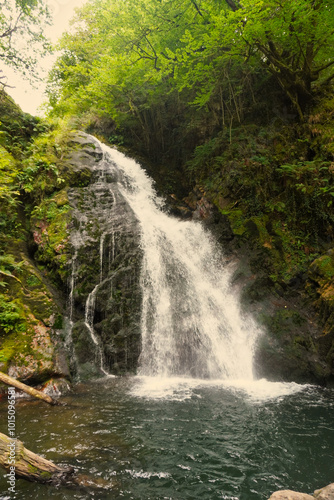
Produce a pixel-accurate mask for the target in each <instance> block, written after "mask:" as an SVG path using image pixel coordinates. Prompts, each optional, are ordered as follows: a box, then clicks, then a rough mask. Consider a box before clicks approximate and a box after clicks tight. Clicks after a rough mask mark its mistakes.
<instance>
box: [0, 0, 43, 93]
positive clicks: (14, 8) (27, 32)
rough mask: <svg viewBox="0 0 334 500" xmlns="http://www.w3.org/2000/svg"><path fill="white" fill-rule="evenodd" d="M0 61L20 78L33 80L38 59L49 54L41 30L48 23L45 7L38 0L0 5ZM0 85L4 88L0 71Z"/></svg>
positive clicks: (5, 81)
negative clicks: (24, 77) (20, 76)
mask: <svg viewBox="0 0 334 500" xmlns="http://www.w3.org/2000/svg"><path fill="white" fill-rule="evenodd" d="M0 7H1V12H0V59H1V61H2V62H3V63H5V64H6V65H8V66H14V67H15V68H16V69H19V70H20V71H21V73H22V74H23V76H29V77H30V78H31V79H32V78H36V73H34V69H35V68H36V66H37V62H38V58H40V57H41V56H42V55H44V54H45V53H47V52H49V51H50V43H49V42H48V41H47V39H46V38H45V36H44V35H43V28H44V27H45V25H46V24H50V15H49V12H48V7H47V6H46V5H45V2H44V1H42V0H5V1H2V2H0ZM0 84H2V85H3V86H6V85H7V79H6V76H5V75H4V74H3V70H1V73H0Z"/></svg>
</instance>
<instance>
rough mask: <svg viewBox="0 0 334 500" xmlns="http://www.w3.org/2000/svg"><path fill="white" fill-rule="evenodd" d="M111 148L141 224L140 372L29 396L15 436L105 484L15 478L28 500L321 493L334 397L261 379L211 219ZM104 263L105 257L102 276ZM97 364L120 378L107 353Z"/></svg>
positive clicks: (107, 155)
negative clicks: (169, 196)
mask: <svg viewBox="0 0 334 500" xmlns="http://www.w3.org/2000/svg"><path fill="white" fill-rule="evenodd" d="M103 148H104V158H103V160H102V162H101V163H100V164H99V165H97V167H96V168H97V169H101V170H103V171H105V172H108V173H109V174H110V175H109V178H110V176H117V179H118V182H119V186H120V192H121V194H122V196H123V197H124V198H125V199H126V200H127V202H128V203H129V205H130V207H131V209H132V210H133V212H134V213H135V215H136V217H137V219H138V221H139V223H140V225H141V233H142V235H141V246H142V250H143V266H142V277H141V284H142V297H143V307H142V319H141V332H142V352H141V356H140V359H139V370H138V375H137V376H136V377H124V378H117V377H113V376H107V377H102V378H100V379H97V380H95V381H92V382H90V383H85V384H78V385H76V386H75V388H74V391H73V393H72V394H71V395H67V396H63V398H62V400H63V401H64V402H65V403H66V405H65V406H62V407H52V408H51V407H48V406H46V405H43V403H41V402H39V401H36V402H35V401H34V402H32V401H29V402H27V401H18V404H17V421H16V433H17V437H18V438H19V439H21V440H22V441H23V442H24V444H25V446H26V447H27V448H29V449H31V450H33V451H34V452H36V453H39V454H42V455H43V456H45V457H47V458H48V459H50V460H53V461H54V462H56V463H62V464H67V465H72V466H74V467H75V469H76V470H77V472H78V473H81V474H85V475H87V476H89V477H91V478H95V480H97V481H99V480H100V481H101V483H100V488H93V487H92V488H89V487H88V488H87V487H86V488H82V489H66V488H63V487H61V488H54V487H51V486H43V485H38V484H34V483H27V482H25V481H21V480H18V481H17V484H16V491H17V498H20V499H22V500H25V499H44V498H45V499H49V498H52V499H59V500H60V499H65V500H67V499H88V498H97V499H101V500H103V499H111V498H112V499H126V500H130V499H134V500H160V499H161V500H163V499H171V500H185V499H207V500H216V499H228V500H235V499H239V500H255V499H256V500H258V499H263V500H264V499H266V498H268V497H269V496H270V494H271V493H272V492H273V491H275V490H277V489H295V490H299V491H303V492H312V491H313V490H315V489H316V488H319V487H322V486H324V485H326V484H328V483H330V482H332V481H333V476H334V467H333V463H334V460H333V458H334V457H333V455H334V452H333V450H334V429H333V424H332V413H333V408H334V393H333V391H332V390H330V389H322V388H317V387H314V386H309V385H304V386H302V385H298V384H294V383H272V382H268V381H266V380H255V379H254V377H253V370H252V357H253V351H254V348H255V345H256V341H257V339H258V338H259V336H260V335H262V334H263V332H261V330H260V329H259V327H258V325H257V324H256V322H255V321H254V320H253V319H252V318H251V317H249V316H248V315H246V314H244V313H243V312H242V311H241V310H240V307H239V302H238V296H237V295H236V294H235V293H234V292H233V290H232V289H231V287H230V279H231V271H230V270H229V266H228V265H227V263H226V262H225V259H224V255H223V254H221V252H220V250H219V249H218V248H217V246H216V244H215V242H214V241H213V239H212V237H211V236H210V235H209V234H208V233H207V232H206V231H204V229H203V228H202V226H201V224H200V223H198V222H192V221H180V220H177V219H176V218H173V217H170V216H169V215H168V213H166V212H165V210H164V206H163V202H162V200H161V199H159V198H158V197H157V196H156V194H155V192H154V190H153V188H152V182H151V180H150V179H149V178H148V177H147V176H146V174H145V172H144V171H143V170H142V169H141V168H140V166H139V165H138V164H137V163H136V162H134V161H133V160H131V159H128V158H126V157H125V156H124V155H122V154H121V153H119V152H117V151H116V150H111V149H109V148H105V147H103ZM107 177H108V176H105V175H104V174H103V172H102V173H101V175H99V176H98V182H99V183H101V182H102V181H101V179H104V178H107ZM116 203H117V200H114V204H116ZM110 217H111V218H112V213H111V214H110ZM104 238H105V233H104V232H103V233H102V234H101V240H100V241H99V242H97V245H99V246H100V249H101V251H100V255H101V256H102V255H103V252H102V250H103V244H104ZM105 265H106V263H104V262H103V259H101V263H100V266H101V269H100V282H101V283H102V282H103V279H104V278H103V276H104V274H103V272H104V266H105ZM98 291H99V284H94V285H92V291H91V294H90V298H89V297H88V298H87V303H86V311H85V324H86V325H88V326H89V328H87V332H88V334H90V335H91V336H92V339H93V341H94V345H95V346H96V349H97V350H100V349H101V348H102V346H101V345H100V342H99V340H98V338H97V336H96V332H95V331H94V324H93V318H94V314H93V307H94V300H93V299H94V298H95V295H96V294H98ZM94 339H95V340H94ZM97 362H98V364H99V365H101V366H100V367H101V369H102V373H104V374H105V373H108V372H110V373H111V375H112V367H111V369H110V367H109V366H105V365H103V363H104V358H103V355H100V356H97ZM0 412H1V413H3V415H1V420H0V421H1V422H3V425H5V421H6V415H5V412H6V409H5V408H0ZM3 432H5V429H3ZM0 488H1V490H2V491H3V493H2V494H0V499H1V500H5V499H8V498H11V497H9V496H8V495H7V494H6V489H7V484H6V482H5V478H2V479H1V481H0Z"/></svg>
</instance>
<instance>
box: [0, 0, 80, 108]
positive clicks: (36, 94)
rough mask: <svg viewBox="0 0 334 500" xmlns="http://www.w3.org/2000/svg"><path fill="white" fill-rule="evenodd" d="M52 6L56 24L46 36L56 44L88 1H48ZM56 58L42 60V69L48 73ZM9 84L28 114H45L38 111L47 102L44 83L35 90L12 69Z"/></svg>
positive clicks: (14, 96) (15, 98)
mask: <svg viewBox="0 0 334 500" xmlns="http://www.w3.org/2000/svg"><path fill="white" fill-rule="evenodd" d="M46 1H47V3H48V4H49V6H50V11H51V13H52V16H53V21H54V24H53V26H49V27H48V31H47V32H46V35H47V36H48V37H49V38H50V39H51V41H52V42H53V43H55V42H56V41H57V40H58V38H59V37H60V35H61V34H62V33H63V32H64V31H66V29H67V28H68V27H69V21H70V19H71V18H72V17H73V16H74V13H75V12H74V9H75V8H76V7H81V6H82V5H83V4H84V3H85V2H86V0H46ZM54 59H55V58H54V56H49V57H45V58H43V59H41V68H42V69H44V70H45V76H46V74H47V71H48V70H49V69H50V68H51V66H52V63H53V61H54ZM6 75H7V76H8V83H9V84H10V85H13V86H15V88H13V89H10V88H7V89H6V90H7V93H8V94H10V95H11V96H12V97H13V99H14V100H15V102H16V103H17V104H18V105H19V106H20V107H21V108H22V110H23V111H25V112H26V113H31V114H32V115H42V114H43V112H42V111H41V110H38V107H39V106H40V105H41V104H42V102H43V101H44V100H45V96H44V94H43V92H44V89H45V85H44V84H43V83H42V82H39V83H38V88H37V89H35V88H33V87H32V86H31V85H30V84H29V82H27V81H26V80H24V79H23V78H22V77H21V76H20V74H19V73H15V72H14V71H13V70H11V69H10V68H8V69H6Z"/></svg>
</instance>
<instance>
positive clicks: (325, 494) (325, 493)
mask: <svg viewBox="0 0 334 500" xmlns="http://www.w3.org/2000/svg"><path fill="white" fill-rule="evenodd" d="M269 500H334V483H331V484H329V485H328V486H325V487H324V488H320V489H319V490H315V492H314V493H313V495H309V494H307V493H299V492H297V491H292V490H280V491H275V493H273V494H272V495H271V497H270V498H269Z"/></svg>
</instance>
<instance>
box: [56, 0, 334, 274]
mask: <svg viewBox="0 0 334 500" xmlns="http://www.w3.org/2000/svg"><path fill="white" fill-rule="evenodd" d="M333 25H334V9H333V6H331V4H329V3H328V2H325V1H321V0H314V1H312V2H309V1H306V0H293V1H292V2H281V1H280V0H271V1H269V2H268V1H266V2H264V1H258V2H255V3H254V2H253V1H250V0H242V1H234V0H220V1H217V0H215V1H212V0H198V1H195V0H161V1H159V2H155V1H152V0H136V1H135V2H133V1H124V0H122V1H121V0H90V1H89V2H88V3H87V5H86V6H85V7H84V8H82V9H81V11H80V13H79V14H78V15H77V19H76V24H75V28H76V29H75V31H74V32H73V33H71V34H69V33H67V34H65V35H64V36H63V38H62V40H61V42H60V47H61V48H62V51H63V52H62V56H61V57H60V58H59V59H58V61H57V63H56V65H55V67H54V68H53V70H52V72H51V75H50V83H49V97H50V105H51V111H50V112H51V115H53V116H55V115H56V116H57V115H60V116H63V115H68V114H70V115H72V116H75V117H76V118H75V119H76V123H78V124H80V125H81V126H83V127H86V129H88V130H94V131H98V132H101V133H103V134H104V135H105V136H106V138H107V139H108V140H109V141H110V142H114V143H116V144H117V143H118V144H124V145H126V146H129V147H131V148H134V149H135V150H136V151H137V152H138V153H140V154H142V155H143V156H144V157H145V158H146V159H149V160H151V161H153V162H154V163H155V164H156V165H157V167H156V172H155V174H154V173H153V175H155V176H159V173H158V172H160V175H161V173H162V176H163V181H162V183H163V184H164V190H165V191H168V192H170V193H173V192H174V193H175V192H176V194H177V195H179V196H180V195H182V194H183V195H184V194H186V192H187V191H188V190H189V188H190V187H191V186H193V185H194V184H196V183H197V184H199V185H201V186H202V187H203V188H204V189H205V191H206V193H207V196H209V198H210V199H211V201H213V202H214V203H215V204H216V205H217V206H219V208H220V209H221V210H223V211H224V212H225V213H226V214H228V215H229V216H230V218H231V221H232V224H233V227H234V230H235V232H236V233H237V234H239V235H243V234H244V235H246V234H249V233H252V234H256V235H257V237H258V238H257V239H259V240H260V242H261V244H262V245H266V246H267V247H268V248H272V249H273V255H274V257H273V266H272V268H271V270H270V273H271V275H272V277H273V279H274V280H276V279H283V280H285V281H289V279H291V278H292V277H293V276H294V274H295V273H296V272H298V271H299V270H300V268H302V267H303V266H305V262H306V261H311V260H312V258H313V257H314V254H315V253H317V252H318V251H319V244H320V247H321V246H323V248H325V247H326V244H327V243H329V242H330V241H332V238H333V229H332V227H333V222H334V219H333V201H334V179H333V174H334V172H333V153H334V151H333V121H332V112H331V111H330V110H331V109H332V104H333V99H332V93H331V92H332V87H331V82H332V79H333V78H334V58H333V54H332V46H333V43H334V31H333ZM180 186H183V189H182V188H180ZM252 227H253V229H254V230H253V231H251V230H250V228H252ZM255 228H256V231H255ZM268 228H269V229H268ZM282 252H283V253H282ZM282 255H284V259H283V261H282ZM282 262H283V265H282Z"/></svg>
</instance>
